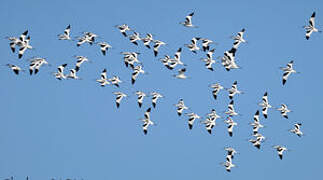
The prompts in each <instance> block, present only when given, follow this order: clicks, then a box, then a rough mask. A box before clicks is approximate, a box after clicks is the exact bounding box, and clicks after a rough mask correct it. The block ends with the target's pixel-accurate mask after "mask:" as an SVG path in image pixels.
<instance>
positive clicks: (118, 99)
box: [113, 91, 127, 108]
mask: <svg viewBox="0 0 323 180" xmlns="http://www.w3.org/2000/svg"><path fill="white" fill-rule="evenodd" d="M113 94H114V95H116V105H117V108H119V107H120V103H121V100H122V99H123V98H124V97H127V95H126V94H125V93H122V92H119V91H118V92H113Z"/></svg>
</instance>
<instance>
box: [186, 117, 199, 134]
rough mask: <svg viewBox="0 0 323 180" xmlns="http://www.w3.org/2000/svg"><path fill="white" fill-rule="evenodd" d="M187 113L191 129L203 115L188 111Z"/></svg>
mask: <svg viewBox="0 0 323 180" xmlns="http://www.w3.org/2000/svg"><path fill="white" fill-rule="evenodd" d="M186 115H187V116H188V128H189V129H190V130H191V129H192V128H193V125H194V122H195V120H196V119H200V118H201V117H200V116H199V115H197V114H195V113H186Z"/></svg>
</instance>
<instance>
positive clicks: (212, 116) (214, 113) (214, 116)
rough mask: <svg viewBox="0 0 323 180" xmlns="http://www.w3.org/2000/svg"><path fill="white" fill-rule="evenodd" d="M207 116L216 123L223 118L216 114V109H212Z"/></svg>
mask: <svg viewBox="0 0 323 180" xmlns="http://www.w3.org/2000/svg"><path fill="white" fill-rule="evenodd" d="M206 116H207V117H209V118H210V119H213V120H214V121H216V120H217V119H218V118H221V116H219V115H218V114H217V113H216V111H215V109H212V110H211V112H210V113H208V114H207V115H206Z"/></svg>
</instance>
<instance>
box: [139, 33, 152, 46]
mask: <svg viewBox="0 0 323 180" xmlns="http://www.w3.org/2000/svg"><path fill="white" fill-rule="evenodd" d="M141 40H142V42H143V43H144V45H145V46H146V47H147V48H148V49H150V42H152V41H154V39H153V35H152V34H150V33H147V35H146V37H144V38H141Z"/></svg>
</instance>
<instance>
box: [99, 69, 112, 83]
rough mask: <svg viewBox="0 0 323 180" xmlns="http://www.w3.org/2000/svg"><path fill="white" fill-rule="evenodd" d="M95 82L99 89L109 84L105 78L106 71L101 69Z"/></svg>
mask: <svg viewBox="0 0 323 180" xmlns="http://www.w3.org/2000/svg"><path fill="white" fill-rule="evenodd" d="M96 82H98V83H99V84H100V86H101V87H104V86H105V85H108V84H110V82H109V81H108V77H107V69H103V71H102V72H101V75H100V79H97V80H96Z"/></svg>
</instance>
